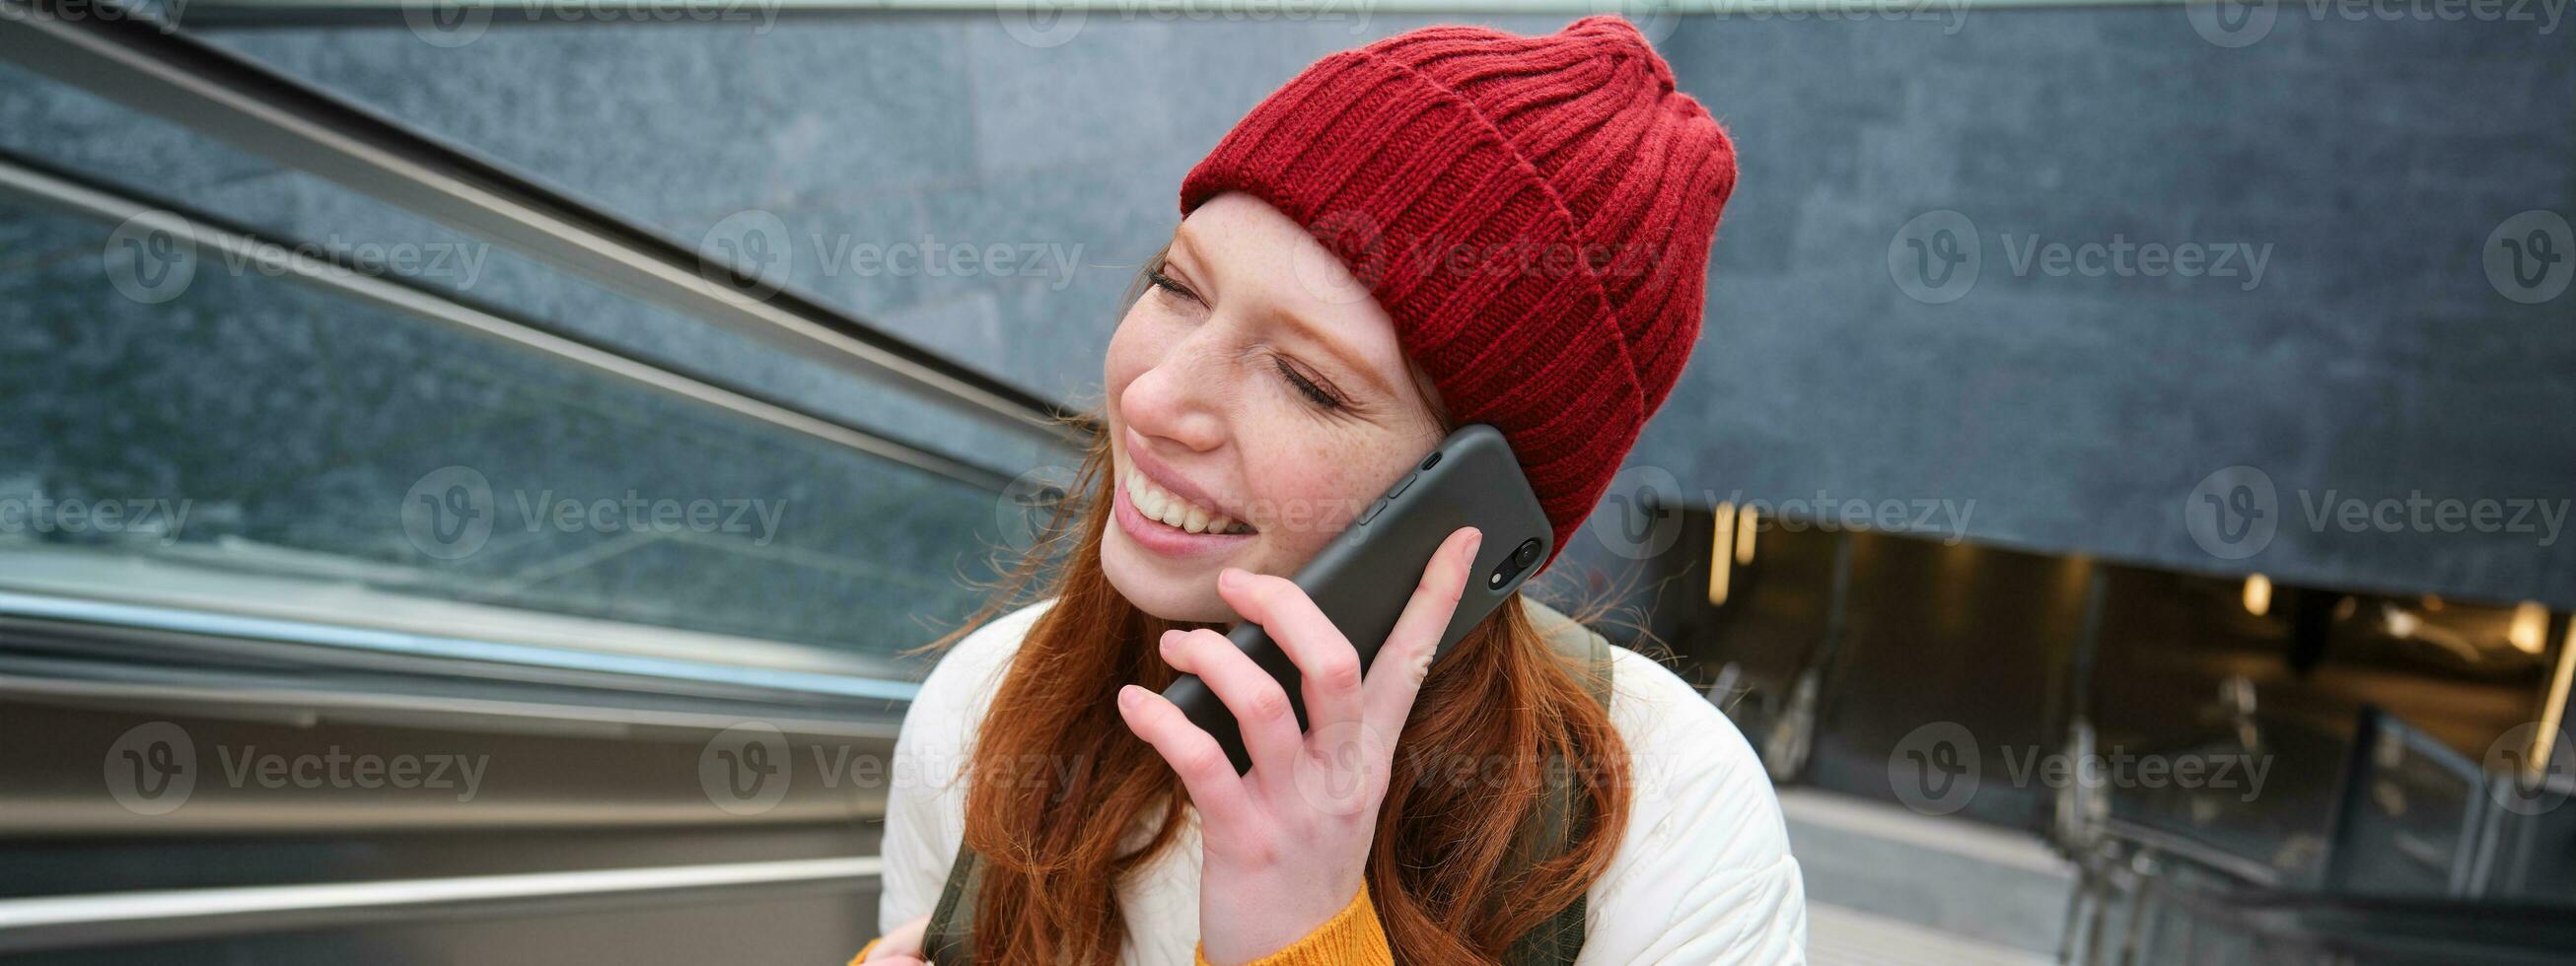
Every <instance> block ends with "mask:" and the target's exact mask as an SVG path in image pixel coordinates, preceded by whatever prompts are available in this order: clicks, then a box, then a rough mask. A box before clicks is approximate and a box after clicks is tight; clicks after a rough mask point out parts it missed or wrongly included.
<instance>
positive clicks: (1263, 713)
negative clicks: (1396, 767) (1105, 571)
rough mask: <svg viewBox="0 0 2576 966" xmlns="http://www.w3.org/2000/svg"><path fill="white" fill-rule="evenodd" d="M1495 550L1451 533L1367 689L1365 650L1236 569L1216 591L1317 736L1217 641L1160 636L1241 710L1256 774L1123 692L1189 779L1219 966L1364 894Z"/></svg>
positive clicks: (1145, 695)
mask: <svg viewBox="0 0 2576 966" xmlns="http://www.w3.org/2000/svg"><path fill="white" fill-rule="evenodd" d="M1483 539H1484V536H1483V534H1481V533H1478V532H1477V531H1476V528H1474V527H1466V528H1462V529H1460V530H1459V531H1458V532H1456V533H1453V534H1450V535H1449V539H1448V540H1446V541H1444V542H1442V543H1441V545H1440V549H1439V551H1437V552H1435V553H1433V554H1432V555H1431V563H1430V565H1429V566H1428V567H1426V568H1425V569H1424V570H1423V573H1422V583H1421V584H1420V585H1419V586H1418V587H1416V588H1415V589H1414V592H1413V599H1412V600H1411V601H1410V602H1408V603H1407V604H1405V607H1404V614H1403V616H1402V617H1399V618H1398V619H1397V620H1396V623H1395V630H1394V632H1392V633H1390V634H1389V635H1387V639H1386V642H1385V644H1384V645H1383V646H1381V647H1380V648H1379V650H1378V654H1377V657H1376V658H1375V660H1374V664H1373V665H1372V666H1371V667H1370V668H1368V669H1367V674H1366V677H1365V679H1363V677H1362V670H1363V669H1362V668H1361V667H1360V660H1359V651H1358V649H1356V648H1354V647H1352V646H1351V642H1350V641H1349V640H1348V639H1346V638H1344V637H1343V636H1342V632H1341V630H1340V629H1339V628H1336V627H1334V626H1333V623H1332V621H1331V620H1329V619H1327V618H1326V617H1325V616H1324V614H1323V612H1322V611H1320V610H1318V609H1316V607H1315V602H1314V601H1313V600H1311V599H1308V598H1307V596H1306V593H1305V591H1303V590H1300V589H1299V588H1298V587H1297V585H1296V584H1294V583H1291V582H1289V581H1288V580H1286V579H1285V578H1280V577H1271V576H1262V575H1257V574H1250V573H1246V572H1244V571H1241V570H1236V569H1234V568H1231V567H1229V568H1226V569H1225V570H1224V571H1223V572H1222V573H1220V574H1219V575H1218V577H1217V593H1218V594H1219V595H1220V596H1222V597H1223V598H1225V602H1226V603H1227V605H1229V606H1231V607H1233V608H1234V612H1235V613H1237V614H1240V615H1242V616H1243V618H1244V619H1245V620H1248V621H1251V622H1253V623H1256V624H1259V625H1261V627H1262V629H1263V630H1266V631H1268V632H1269V633H1270V638H1271V640H1273V641H1276V642H1278V644H1279V646H1280V648H1281V649H1283V650H1285V651H1286V652H1287V654H1288V657H1289V659H1290V660H1291V661H1293V662H1294V663H1295V664H1296V665H1297V672H1298V675H1299V676H1300V677H1301V678H1302V679H1303V680H1302V683H1301V686H1302V687H1303V689H1304V691H1305V699H1306V718H1307V723H1308V726H1309V728H1310V730H1309V731H1307V732H1306V733H1305V734H1302V735H1301V734H1299V733H1298V732H1297V716H1296V714H1295V713H1294V712H1293V711H1292V710H1291V709H1290V707H1289V705H1288V695H1287V692H1286V691H1284V690H1282V689H1281V688H1280V686H1279V682H1278V681H1276V680H1274V679H1273V678H1271V676H1270V674H1269V672H1267V671H1264V670H1262V669H1261V667H1260V665H1257V664H1254V663H1253V661H1252V659H1251V658H1250V657H1247V656H1245V655H1244V653H1243V652H1242V651H1240V650H1237V649H1236V648H1235V646H1234V643H1233V642H1232V641H1229V640H1227V639H1226V637H1225V635H1223V634H1220V633H1218V632H1216V631H1213V630H1196V631H1190V632H1187V633H1182V632H1179V631H1174V632H1171V633H1168V634H1165V635H1164V636H1163V640H1162V642H1161V644H1162V651H1163V659H1164V660H1165V661H1168V662H1170V664H1171V665H1172V666H1173V667H1174V668H1177V669H1179V670H1181V671H1183V672H1186V673H1191V674H1196V675H1198V676H1199V678H1200V679H1201V680H1204V681H1206V682H1207V685H1208V689H1209V690H1210V691H1213V692H1215V694H1216V696H1217V697H1218V698H1219V699H1221V700H1223V701H1224V702H1225V706H1226V707H1227V708H1229V709H1231V710H1233V712H1234V715H1235V719H1236V720H1237V721H1238V722H1239V723H1240V724H1241V726H1242V730H1243V744H1244V749H1245V750H1246V751H1247V752H1249V753H1250V754H1251V756H1252V770H1251V771H1249V772H1247V773H1244V774H1242V775H1237V774H1235V771H1234V765H1233V763H1232V762H1230V761H1228V760H1227V759H1226V756H1225V751H1224V750H1223V749H1221V748H1219V747H1218V746H1217V743H1216V739H1215V738H1213V737H1211V736H1209V734H1208V733H1207V731H1206V730H1205V729H1202V728H1200V727H1199V726H1198V725H1196V724H1193V723H1191V722H1190V720H1189V718H1188V717H1187V716H1185V715H1183V714H1182V713H1181V709H1180V708H1179V707H1178V706H1176V705H1174V704H1172V703H1171V702H1170V701H1168V700H1165V699H1164V698H1163V696H1162V695H1159V694H1156V693H1154V692H1152V691H1149V690H1146V689H1144V688H1141V687H1137V686H1135V685H1132V684H1131V685H1128V686H1126V687H1124V688H1120V689H1119V692H1118V709H1119V713H1120V714H1121V715H1123V716H1124V717H1125V718H1126V720H1127V727H1128V728H1129V729H1130V730H1133V731H1134V732H1135V733H1136V735H1137V737H1140V738H1143V739H1145V741H1146V742H1148V743H1150V744H1152V745H1153V746H1154V750H1155V751H1156V752H1158V753H1160V754H1161V755H1162V756H1163V760H1164V761H1165V762H1167V763H1169V764H1170V765H1171V766H1172V770H1173V771H1175V772H1177V773H1179V775H1180V778H1181V784H1182V785H1184V786H1185V787H1187V788H1188V789H1189V793H1190V800H1191V802H1192V803H1193V804H1195V805H1196V806H1197V808H1198V811H1199V821H1200V838H1201V845H1202V851H1203V856H1202V863H1201V868H1200V873H1199V933H1200V943H1201V945H1202V947H1203V948H1204V950H1205V955H1206V956H1207V958H1208V961H1209V962H1213V963H1226V964H1232V963H1245V962H1250V961H1253V960H1256V959H1259V958H1261V957H1263V956H1267V955H1270V954H1271V953H1275V952H1278V951H1279V950H1281V949H1285V948H1287V947H1288V946H1289V945H1291V944H1293V943H1295V942H1296V941H1297V940H1298V939H1300V938H1302V937H1304V936H1305V935H1306V934H1307V933H1310V932H1313V931H1314V930H1315V928H1316V927H1318V926H1321V925H1323V924H1324V923H1325V921H1326V920H1329V919H1331V918H1332V917H1333V914H1334V913H1337V912H1340V911H1341V910H1342V909H1343V907H1345V906H1348V905H1350V902H1351V899H1352V898H1353V897H1355V896H1357V895H1358V894H1359V890H1360V883H1361V879H1362V873H1363V872H1364V871H1365V870H1366V868H1367V864H1368V854H1369V843H1370V840H1371V839H1373V838H1374V837H1375V835H1376V831H1377V811H1378V805H1379V803H1381V802H1383V801H1385V800H1386V788H1387V781H1388V777H1389V775H1390V766H1391V763H1392V762H1393V760H1394V755H1395V742H1396V738H1397V736H1398V735H1400V734H1402V732H1403V731H1404V721H1405V718H1406V717H1407V716H1408V715H1410V714H1412V712H1413V700H1414V697H1415V696H1416V695H1418V694H1420V693H1421V690H1422V679H1423V676H1424V675H1426V674H1428V673H1429V672H1430V668H1431V657H1432V650H1433V649H1434V648H1436V647H1438V646H1439V644H1440V637H1441V632H1442V631H1444V630H1445V629H1447V628H1448V626H1449V618H1450V615H1451V614H1453V613H1455V612H1456V611H1457V609H1458V598H1459V595H1460V594H1462V593H1464V592H1465V590H1466V587H1467V572H1468V569H1469V568H1470V567H1471V566H1473V564H1474V561H1475V559H1476V546H1477V544H1479V543H1481V542H1482V541H1483Z"/></svg>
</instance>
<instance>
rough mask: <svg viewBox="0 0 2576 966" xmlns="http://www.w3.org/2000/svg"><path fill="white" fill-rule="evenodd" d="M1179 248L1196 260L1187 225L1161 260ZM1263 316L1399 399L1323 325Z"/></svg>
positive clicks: (1275, 313) (1290, 315) (1278, 313)
mask: <svg viewBox="0 0 2576 966" xmlns="http://www.w3.org/2000/svg"><path fill="white" fill-rule="evenodd" d="M1182 248H1186V249H1189V250H1190V255H1191V260H1192V261H1200V259H1199V258H1198V246H1196V245H1194V244H1191V243H1190V236H1189V226H1188V225H1182V226H1180V227H1178V228H1175V229H1173V231H1172V244H1171V246H1170V249H1167V251H1166V253H1165V261H1166V262H1168V261H1169V260H1170V254H1169V251H1170V250H1172V249H1182ZM1209 271H1211V272H1213V271H1215V269H1214V268H1210V269H1209ZM1263 314H1264V315H1265V316H1266V317H1268V318H1270V319H1272V320H1275V321H1279V322H1285V323H1287V324H1288V326H1289V327H1290V328H1292V329H1295V330H1297V332H1298V333H1299V334H1301V335H1303V336H1304V337H1305V341H1308V342H1312V343H1316V344H1318V345H1321V346H1323V347H1324V351H1325V352H1326V353H1328V354H1330V355H1332V356H1333V357H1335V358H1337V359H1340V360H1341V362H1342V367H1343V368H1346V369H1349V370H1351V371H1353V372H1357V373H1359V375H1360V378H1362V379H1365V380H1368V383H1369V384H1370V385H1371V386H1374V387H1376V388H1377V391H1378V392H1380V393H1383V394H1385V395H1386V396H1388V397H1391V398H1401V396H1402V394H1401V393H1399V392H1397V391H1396V388H1395V386H1394V385H1393V384H1392V383H1389V382H1388V381H1387V379H1386V376H1385V374H1383V373H1380V372H1378V371H1377V367H1376V366H1373V365H1370V364H1369V363H1368V360H1365V359H1362V358H1360V357H1358V356H1357V355H1354V354H1353V350H1351V349H1350V348H1349V347H1348V346H1347V345H1346V344H1345V342H1344V340H1341V339H1335V338H1332V337H1331V336H1330V335H1329V334H1328V333H1327V330H1326V329H1325V328H1324V327H1323V326H1320V325H1316V324H1315V323H1314V322H1313V321H1311V320H1308V319H1307V318H1306V317H1305V316H1301V315H1298V314H1297V313H1295V312H1290V311H1288V310H1286V309H1273V310H1271V311H1269V312H1265V313H1263ZM1402 351H1403V349H1402V347H1401V346H1399V347H1398V348H1397V352H1398V354H1399V356H1400V355H1401V353H1402Z"/></svg>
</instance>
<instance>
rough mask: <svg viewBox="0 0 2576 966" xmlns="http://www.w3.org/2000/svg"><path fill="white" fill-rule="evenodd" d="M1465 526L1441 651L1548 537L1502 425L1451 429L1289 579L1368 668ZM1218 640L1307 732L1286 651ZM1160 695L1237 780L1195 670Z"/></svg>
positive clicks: (1232, 727)
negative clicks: (1467, 538)
mask: <svg viewBox="0 0 2576 966" xmlns="http://www.w3.org/2000/svg"><path fill="white" fill-rule="evenodd" d="M1470 526H1472V527H1475V528H1476V529H1477V530H1479V531H1481V532H1482V533H1483V534H1484V543H1483V544H1481V545H1480V546H1478V547H1477V548H1476V563H1475V567H1474V569H1472V570H1469V571H1468V573H1467V589H1466V591H1465V593H1463V594H1461V595H1459V598H1458V610H1457V612H1456V613H1454V614H1453V615H1451V616H1450V618H1449V628H1448V630H1447V631H1446V632H1444V633H1443V634H1442V635H1441V637H1440V649H1439V653H1443V654H1445V653H1448V651H1449V648H1450V647H1451V646H1452V645H1455V644H1457V643H1458V640H1459V639H1460V638H1463V637H1465V636H1467V632H1468V631H1469V630H1472V629H1474V628H1475V626H1476V624H1477V622H1479V621H1482V620H1484V619H1485V615H1487V614H1491V613H1493V611H1494V607H1495V606H1496V605H1498V604H1501V603H1502V602H1503V598H1504V597H1505V596H1507V595H1509V594H1512V593H1516V592H1518V591H1519V590H1520V586H1521V582H1522V581H1524V580H1527V579H1529V576H1530V574H1531V573H1533V572H1535V571H1536V570H1537V569H1538V566H1539V564H1540V562H1541V561H1544V560H1546V559H1548V553H1549V551H1551V550H1553V549H1554V544H1555V542H1556V536H1555V530H1554V528H1552V527H1550V526H1549V525H1548V520H1547V514H1546V513H1545V512H1544V511H1542V510H1541V509H1540V508H1539V502H1538V494H1536V493H1534V492H1532V491H1531V490H1530V485H1529V479H1528V478H1527V477H1524V476H1522V475H1521V464H1520V460H1519V459H1517V458H1515V457H1513V455H1512V448H1511V446H1510V444H1508V443H1506V442H1504V441H1503V434H1502V431H1501V430H1497V429H1495V428H1494V427H1492V426H1488V425H1484V424H1482V423H1478V424H1475V425H1470V426H1466V427H1463V428H1461V429H1459V430H1458V431H1457V432H1454V433H1451V434H1449V438H1447V439H1444V440H1441V441H1440V445H1439V447H1438V448H1436V449H1433V450H1432V451H1431V452H1430V453H1429V454H1427V455H1425V456H1423V457H1422V459H1421V460H1420V461H1418V462H1416V463H1415V464H1414V466H1413V469H1412V470H1411V471H1409V472H1407V473H1405V474H1404V478H1403V479H1400V480H1397V481H1395V485H1394V486H1390V487H1388V488H1387V491H1386V495H1384V496H1381V497H1379V498H1378V499H1377V501H1376V502H1375V503H1372V504H1370V505H1369V506H1368V508H1367V509H1364V510H1362V511H1360V513H1359V515H1358V516H1357V517H1355V518H1353V519H1352V521H1351V525H1350V527H1349V529H1346V530H1343V531H1342V532H1341V534H1340V535H1339V536H1336V537H1334V538H1333V541H1332V542H1331V543H1328V544H1325V545H1324V549H1322V550H1320V551H1317V552H1316V553H1315V558H1314V559H1313V560H1309V561H1307V562H1306V565H1305V566H1304V567H1301V568H1298V570H1297V574H1296V576H1295V577H1293V578H1290V579H1291V580H1293V581H1295V582H1296V584H1297V586H1298V587H1300V588H1303V589H1304V590H1305V591H1306V595H1307V596H1308V597H1310V598H1313V599H1314V601H1315V606H1316V607H1317V608H1319V609H1321V610H1322V611H1323V612H1324V616H1325V617H1328V618H1331V619H1332V622H1333V626H1335V627H1338V628H1341V631H1342V634H1343V636H1345V637H1348V638H1349V639H1350V642H1351V646H1353V647H1355V648H1357V649H1358V650H1359V655H1360V666H1361V667H1362V668H1367V667H1369V666H1371V665H1373V664H1375V663H1376V660H1377V651H1378V647H1379V645H1382V644H1384V643H1386V636H1387V634H1388V633H1390V632H1392V631H1394V630H1395V621H1396V618H1398V617H1400V616H1402V615H1403V613H1404V605H1405V603H1406V602H1407V601H1409V600H1411V599H1412V597H1413V590H1414V588H1415V587H1416V586H1418V585H1420V584H1421V583H1422V570H1423V568H1424V567H1426V566H1429V565H1430V563H1431V555H1432V553H1433V552H1434V551H1437V550H1439V549H1440V544H1441V543H1442V542H1443V541H1445V540H1447V539H1449V535H1450V534H1452V533H1456V532H1457V531H1458V528H1460V527H1470ZM1226 637H1227V639H1229V640H1232V641H1233V642H1234V646H1235V647H1237V648H1241V649H1242V650H1243V652H1244V653H1245V654H1248V655H1251V657H1252V660H1253V663H1255V664H1259V665H1260V666H1261V667H1262V669H1263V670H1266V671H1269V672H1270V676H1271V677H1273V678H1276V679H1277V680H1278V681H1279V686H1280V687H1281V688H1283V689H1285V690H1286V691H1287V692H1288V704H1289V706H1290V707H1292V708H1294V709H1295V710H1296V714H1297V729H1298V731H1300V732H1303V731H1305V729H1306V726H1307V725H1306V694H1305V689H1304V687H1303V686H1302V684H1301V683H1300V678H1299V675H1298V673H1297V665H1296V662H1294V661H1291V660H1289V658H1288V652H1287V651H1285V650H1282V649H1281V648H1280V647H1279V644H1278V642H1276V641H1273V640H1271V639H1270V635H1269V634H1268V633H1266V632H1264V631H1263V630H1262V629H1261V626H1260V625H1258V624H1254V623H1252V622H1250V621H1245V622H1243V623H1241V624H1237V625H1235V626H1234V629H1233V630H1232V631H1230V632H1228V633H1227V634H1226ZM1163 697H1165V698H1168V699H1170V700H1171V702H1172V703H1173V704H1176V705H1179V706H1180V708H1181V711H1182V713H1184V714H1187V715H1189V718H1190V720H1191V721H1192V722H1195V723H1197V724H1198V726H1199V727H1201V728H1204V729H1207V733H1208V734H1209V735H1212V736H1214V737H1215V738H1216V741H1217V744H1218V745H1220V746H1222V747H1224V748H1225V754H1226V757H1227V758H1230V759H1232V760H1233V761H1234V771H1235V773H1236V774H1242V773H1244V772H1248V771H1251V770H1252V758H1251V755H1250V754H1249V753H1247V752H1246V751H1245V750H1244V747H1243V734H1242V731H1241V730H1240V729H1239V728H1238V727H1237V725H1236V723H1235V719H1234V712H1233V711H1232V710H1231V709H1229V708H1227V707H1226V706H1225V702H1224V701H1223V700H1220V699H1219V698H1218V697H1217V696H1216V692H1215V691H1212V690H1209V689H1208V686H1207V683H1206V682H1204V681H1201V680H1199V677H1198V675H1195V674H1184V675H1181V677H1180V679H1179V680H1176V681H1173V682H1172V685H1171V686H1170V687H1167V688H1164V689H1163Z"/></svg>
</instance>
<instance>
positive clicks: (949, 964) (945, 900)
mask: <svg viewBox="0 0 2576 966" xmlns="http://www.w3.org/2000/svg"><path fill="white" fill-rule="evenodd" d="M983 885H984V857H983V856H982V855H980V854H978V853H976V851H975V850H974V849H972V848H969V847H967V845H966V842H965V840H963V839H960V840H958V842H957V861H955V862H953V863H951V864H950V865H949V866H948V884H947V885H945V886H943V887H941V888H940V890H939V905H937V906H934V907H932V908H931V910H930V925H929V927H928V928H926V929H924V930H923V931H922V934H921V951H922V953H923V956H924V958H926V959H928V960H930V961H931V962H933V963H937V964H939V966H973V963H974V962H975V896H976V893H977V892H978V891H979V890H980V889H982V888H983Z"/></svg>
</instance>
